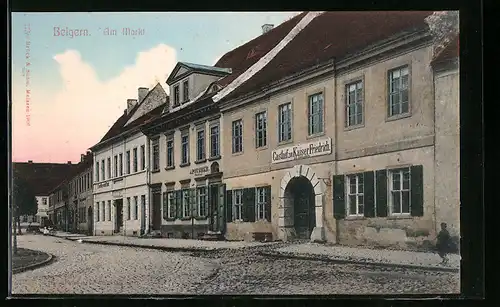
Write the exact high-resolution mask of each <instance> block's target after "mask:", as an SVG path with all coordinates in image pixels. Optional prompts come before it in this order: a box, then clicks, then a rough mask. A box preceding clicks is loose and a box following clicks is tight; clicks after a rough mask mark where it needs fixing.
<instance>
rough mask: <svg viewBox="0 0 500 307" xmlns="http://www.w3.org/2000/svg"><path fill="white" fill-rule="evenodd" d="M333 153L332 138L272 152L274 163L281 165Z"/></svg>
mask: <svg viewBox="0 0 500 307" xmlns="http://www.w3.org/2000/svg"><path fill="white" fill-rule="evenodd" d="M331 153H332V138H322V139H319V140H315V141H313V142H309V143H302V144H297V145H293V146H289V147H285V148H280V149H275V150H273V152H272V157H271V160H272V163H281V162H287V161H294V160H300V159H306V158H311V157H317V156H323V155H328V154H331Z"/></svg>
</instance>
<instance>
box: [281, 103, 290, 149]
mask: <svg viewBox="0 0 500 307" xmlns="http://www.w3.org/2000/svg"><path fill="white" fill-rule="evenodd" d="M278 116H279V118H278V125H279V127H278V130H279V136H278V137H279V142H286V141H290V140H291V139H292V104H291V103H290V102H289V103H285V104H282V105H280V106H279V107H278Z"/></svg>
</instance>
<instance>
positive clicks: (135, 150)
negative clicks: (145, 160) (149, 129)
mask: <svg viewBox="0 0 500 307" xmlns="http://www.w3.org/2000/svg"><path fill="white" fill-rule="evenodd" d="M133 158H134V160H133V161H134V173H137V165H138V164H137V148H134V149H133Z"/></svg>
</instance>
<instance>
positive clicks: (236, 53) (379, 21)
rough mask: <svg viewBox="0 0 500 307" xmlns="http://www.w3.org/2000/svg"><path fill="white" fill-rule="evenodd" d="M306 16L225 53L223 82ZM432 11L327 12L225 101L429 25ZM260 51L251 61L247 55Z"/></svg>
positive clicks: (259, 56)
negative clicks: (228, 71) (227, 73)
mask: <svg viewBox="0 0 500 307" xmlns="http://www.w3.org/2000/svg"><path fill="white" fill-rule="evenodd" d="M306 14H307V12H304V13H301V14H300V15H297V16H296V17H294V18H292V19H290V20H289V21H287V22H285V23H283V24H281V25H279V26H278V27H276V28H274V29H273V30H271V31H269V32H267V33H266V34H263V35H261V36H259V37H258V38H256V39H254V40H252V41H250V42H248V43H247V44H245V45H243V46H241V47H238V48H236V49H235V50H233V51H230V52H228V53H227V54H226V55H224V56H223V57H222V58H221V60H219V62H217V64H216V66H221V67H227V68H233V74H231V75H230V76H228V77H226V78H224V79H222V80H220V82H219V84H221V85H224V86H225V85H228V84H229V83H230V82H232V81H233V80H234V79H236V78H237V77H238V76H239V75H240V74H241V73H243V72H244V71H245V70H246V69H247V68H249V67H250V66H251V65H253V64H254V63H255V62H257V60H259V59H260V58H261V57H262V56H264V55H265V54H266V53H267V52H269V50H271V49H272V48H273V47H274V46H276V45H277V44H278V43H279V42H280V41H281V40H282V39H283V38H284V37H285V36H286V35H287V34H288V33H289V32H290V30H291V29H292V28H293V27H294V26H295V25H296V24H297V23H298V22H299V21H300V20H301V19H302V18H303V17H304V16H305V15H306ZM431 14H432V12H429V11H405V12H400V11H377V12H368V11H366V12H365V11H359V12H342V11H337V12H325V13H323V14H321V15H319V16H317V17H316V18H314V19H313V20H312V21H311V22H310V23H309V24H308V25H307V26H306V27H305V28H304V29H303V30H302V31H301V32H300V33H299V34H297V36H296V37H295V38H294V39H293V40H292V41H291V42H289V43H288V44H287V45H286V46H285V48H284V49H283V50H281V52H279V53H278V54H277V55H276V56H275V57H274V58H273V59H272V60H271V61H270V62H269V63H268V64H267V65H266V66H265V67H263V68H262V69H261V70H260V71H258V72H257V73H256V74H255V75H253V76H252V77H251V78H250V79H248V80H247V81H246V82H244V83H243V84H242V85H241V86H239V87H238V88H236V89H235V90H234V91H233V92H232V93H230V94H229V95H227V96H226V97H225V98H224V100H227V99H230V98H233V97H236V96H238V95H241V94H244V93H248V92H250V91H253V90H256V89H258V88H260V87H262V86H264V85H266V84H269V83H270V82H273V81H277V80H279V79H282V78H284V77H286V76H288V75H291V74H293V73H295V72H297V71H300V70H303V69H305V68H307V67H311V66H314V65H316V64H319V63H323V62H326V61H328V60H331V59H336V60H338V59H341V58H343V57H346V56H347V55H349V54H350V53H352V52H354V51H357V50H360V49H363V48H366V47H368V46H370V45H371V44H373V43H376V42H377V41H380V40H384V39H387V38H390V37H391V36H394V35H396V34H398V33H401V32H404V31H408V30H413V29H417V28H424V27H427V24H426V23H425V18H426V17H427V16H429V15H431ZM251 50H257V53H258V55H257V56H255V57H253V58H251V59H248V53H249V51H251Z"/></svg>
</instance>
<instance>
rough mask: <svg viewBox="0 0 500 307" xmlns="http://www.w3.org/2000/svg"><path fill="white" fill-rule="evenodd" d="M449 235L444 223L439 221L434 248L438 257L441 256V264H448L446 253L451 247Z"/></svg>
mask: <svg viewBox="0 0 500 307" xmlns="http://www.w3.org/2000/svg"><path fill="white" fill-rule="evenodd" d="M451 243H452V242H451V236H450V233H449V232H448V229H447V225H446V223H441V231H440V232H439V234H438V235H437V242H436V249H437V252H438V255H439V257H441V259H442V261H441V264H443V265H446V264H448V253H449V252H450V248H451Z"/></svg>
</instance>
